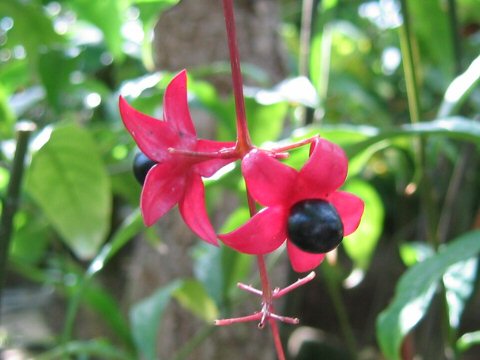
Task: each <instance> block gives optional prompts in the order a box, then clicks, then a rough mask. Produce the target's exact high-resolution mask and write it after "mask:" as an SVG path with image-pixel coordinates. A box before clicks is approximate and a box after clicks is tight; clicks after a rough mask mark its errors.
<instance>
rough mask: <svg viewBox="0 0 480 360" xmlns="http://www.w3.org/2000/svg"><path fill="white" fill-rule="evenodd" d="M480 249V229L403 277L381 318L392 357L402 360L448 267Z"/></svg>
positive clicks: (382, 339)
mask: <svg viewBox="0 0 480 360" xmlns="http://www.w3.org/2000/svg"><path fill="white" fill-rule="evenodd" d="M479 252H480V231H478V230H477V231H472V232H469V233H466V234H464V235H462V236H460V237H458V238H456V239H454V240H452V241H451V242H450V243H449V244H447V245H445V246H444V247H443V248H441V250H440V251H439V252H438V253H437V254H436V255H435V256H432V257H430V258H428V259H426V260H425V261H423V262H421V263H418V264H417V265H415V266H413V267H411V268H409V269H408V270H407V272H406V273H405V274H404V275H403V276H402V277H401V279H400V281H399V282H398V283H397V287H396V289H395V296H394V298H393V301H392V302H391V304H390V305H389V306H388V307H387V308H386V309H385V310H384V311H382V313H380V315H379V317H378V318H377V339H378V343H379V345H380V348H381V349H382V352H383V354H384V355H385V356H386V357H387V358H388V359H391V360H397V359H400V354H399V350H400V346H401V343H402V340H403V338H404V336H405V335H406V334H407V333H408V332H409V331H410V330H411V329H412V328H413V327H414V326H415V325H417V323H418V322H419V321H420V320H421V319H422V318H423V317H424V315H425V313H426V311H427V309H428V307H429V305H430V302H431V300H432V297H433V294H434V292H435V289H436V287H437V285H438V283H439V281H440V280H441V279H442V277H443V276H444V274H445V273H446V272H447V271H448V269H449V268H450V267H451V266H452V265H454V264H456V263H459V262H462V261H465V260H468V259H470V258H472V257H475V256H476V255H477V254H478V253H479Z"/></svg>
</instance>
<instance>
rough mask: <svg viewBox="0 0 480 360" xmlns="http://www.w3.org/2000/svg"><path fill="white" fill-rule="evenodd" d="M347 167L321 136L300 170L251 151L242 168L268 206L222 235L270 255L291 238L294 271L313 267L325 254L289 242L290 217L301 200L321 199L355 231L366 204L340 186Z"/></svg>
mask: <svg viewBox="0 0 480 360" xmlns="http://www.w3.org/2000/svg"><path fill="white" fill-rule="evenodd" d="M347 166H348V161H347V158H346V155H345V153H344V152H343V150H342V149H341V148H340V147H339V146H337V145H335V144H333V143H331V142H328V141H326V140H324V139H320V138H317V139H316V140H315V141H314V142H312V144H311V155H310V158H309V159H308V161H307V162H306V163H305V165H304V166H303V167H302V168H301V169H300V170H299V171H297V170H295V169H293V168H291V167H289V166H287V165H285V164H283V163H281V162H279V161H278V160H276V159H274V158H273V157H272V156H271V155H269V154H268V153H266V152H264V151H261V150H257V149H254V150H252V151H251V152H250V153H249V154H247V155H246V156H245V157H244V158H243V160H242V172H243V175H244V177H245V181H246V184H247V189H248V191H249V193H250V194H251V196H252V197H253V198H254V199H255V200H256V201H258V202H259V203H260V204H261V205H263V206H265V207H264V208H263V209H262V210H261V211H260V212H258V213H257V214H255V215H254V216H253V217H252V218H251V219H250V220H249V221H248V222H247V223H245V224H244V225H243V226H241V227H240V228H238V229H236V230H234V231H232V232H230V233H227V234H222V235H219V238H220V239H221V240H222V241H223V242H224V243H225V244H226V245H228V246H230V247H232V248H234V249H235V250H237V251H240V252H243V253H247V254H256V255H262V254H266V253H269V252H271V251H273V250H275V249H277V248H278V247H280V246H281V245H282V244H283V243H284V241H285V240H287V251H288V256H289V258H290V262H291V264H292V267H293V269H294V270H295V271H297V272H305V271H309V270H312V269H313V268H315V267H317V266H318V265H319V264H320V263H321V262H322V261H323V259H324V257H325V254H324V253H312V252H307V251H304V250H302V249H300V248H299V247H298V246H297V245H295V244H294V243H293V242H292V241H291V238H290V236H289V233H288V230H287V223H288V220H289V216H290V214H291V211H292V208H293V207H294V206H295V205H296V204H299V203H300V202H301V201H304V200H322V201H324V202H327V203H328V204H330V205H332V206H333V208H334V209H335V210H336V212H337V213H338V216H339V218H340V219H341V225H343V229H342V230H343V235H344V236H347V235H349V234H351V233H352V232H354V231H355V230H356V229H357V227H358V225H359V222H360V219H361V216H362V214H363V209H364V203H363V201H362V200H361V199H360V198H358V197H357V196H355V195H353V194H350V193H347V192H344V191H339V190H338V189H339V187H340V186H341V185H342V184H343V183H344V181H345V178H346V176H347Z"/></svg>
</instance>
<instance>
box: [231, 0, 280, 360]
mask: <svg viewBox="0 0 480 360" xmlns="http://www.w3.org/2000/svg"><path fill="white" fill-rule="evenodd" d="M222 3H223V12H224V17H225V26H226V30H227V38H228V49H229V52H230V65H231V69H232V82H233V93H234V96H235V110H236V126H237V144H236V149H237V151H238V153H239V154H240V156H241V157H243V156H245V155H246V154H247V153H248V152H249V151H250V150H251V149H252V148H253V145H252V142H251V139H250V133H249V131H248V124H247V116H246V112H245V100H244V97H243V80H242V72H241V69H240V55H239V52H238V44H237V36H236V30H235V16H234V11H233V0H222ZM247 201H248V207H249V209H250V216H253V215H255V213H256V212H257V209H256V204H255V200H254V199H253V198H252V197H251V196H250V194H249V193H248V191H247ZM257 264H258V270H259V272H260V280H261V283H262V303H263V306H264V307H266V309H267V312H273V310H274V309H273V305H272V289H271V287H270V282H269V280H268V273H267V267H266V265H265V258H264V256H263V255H258V256H257ZM268 322H269V324H270V329H271V331H272V336H273V340H274V343H275V349H276V352H277V356H278V359H279V360H284V359H285V353H284V351H283V346H282V342H281V339H280V333H279V331H278V325H277V322H276V320H275V319H273V318H272V317H269V319H268ZM260 324H261V325H263V322H262V321H261V322H260Z"/></svg>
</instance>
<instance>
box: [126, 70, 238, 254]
mask: <svg viewBox="0 0 480 360" xmlns="http://www.w3.org/2000/svg"><path fill="white" fill-rule="evenodd" d="M163 108H164V112H163V120H158V119H154V118H152V117H150V116H147V115H145V114H142V113H140V112H138V111H137V110H135V109H133V108H132V107H131V106H130V105H129V104H128V103H127V102H126V101H125V100H124V99H123V98H122V97H121V98H120V114H121V116H122V120H123V123H124V124H125V127H126V128H127V129H128V131H129V132H130V134H131V135H132V137H133V138H134V140H135V142H136V143H137V145H138V147H139V148H140V150H141V151H142V152H143V153H144V154H145V155H146V156H147V157H148V158H150V159H152V160H153V161H154V162H156V165H155V166H153V167H152V168H151V169H150V171H149V172H148V174H147V177H146V178H145V184H144V186H143V189H142V196H141V204H140V207H141V209H142V214H143V218H144V221H145V224H146V225H147V226H151V225H153V224H154V223H155V222H156V221H157V220H158V219H160V218H161V217H162V216H163V215H165V214H166V213H167V212H168V211H169V210H170V209H171V208H172V207H173V206H175V205H176V204H177V203H178V205H179V209H180V213H181V215H182V217H183V220H184V221H185V223H186V224H187V225H188V226H189V227H190V229H191V230H192V231H193V232H195V233H196V234H197V235H198V236H199V237H200V238H202V239H203V240H205V241H207V242H209V243H211V244H214V245H217V243H218V242H217V236H216V235H215V230H214V229H213V226H212V224H211V222H210V220H209V218H208V215H207V211H206V208H205V189H204V185H203V182H202V176H203V177H209V176H212V175H213V174H214V173H215V172H216V171H217V170H218V169H220V168H221V167H223V166H224V165H225V164H227V163H228V162H230V161H232V160H228V159H227V160H225V159H218V158H217V159H211V158H210V159H208V158H207V159H206V158H204V157H201V156H198V157H193V156H187V155H184V154H182V153H181V151H187V152H198V153H204V152H209V153H214V152H218V151H220V150H222V149H224V148H227V147H231V146H233V145H234V144H233V143H224V142H218V141H210V140H202V139H197V135H196V131H195V128H194V126H193V122H192V119H191V116H190V111H189V109H188V103H187V74H186V71H182V72H180V73H179V74H178V75H177V76H175V78H174V79H173V80H172V81H171V82H170V84H169V85H168V87H167V89H166V90H165V96H164V103H163ZM175 150H177V152H175Z"/></svg>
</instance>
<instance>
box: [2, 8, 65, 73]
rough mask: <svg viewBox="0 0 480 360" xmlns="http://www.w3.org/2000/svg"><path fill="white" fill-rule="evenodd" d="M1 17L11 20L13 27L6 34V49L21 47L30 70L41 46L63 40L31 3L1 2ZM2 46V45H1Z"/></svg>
mask: <svg viewBox="0 0 480 360" xmlns="http://www.w3.org/2000/svg"><path fill="white" fill-rule="evenodd" d="M0 14H1V16H2V17H10V18H12V19H13V22H14V25H13V27H12V29H11V30H10V31H9V32H8V39H7V43H6V44H5V46H6V47H8V48H13V47H15V46H16V45H20V46H23V47H24V49H25V50H26V54H27V55H28V57H27V59H28V61H29V62H30V68H31V70H34V69H35V67H36V64H35V62H36V60H37V55H38V53H39V50H40V48H41V47H42V46H45V45H53V44H60V43H62V42H63V41H64V40H63V39H62V37H61V36H60V35H58V34H57V33H56V32H55V31H54V29H53V23H52V20H51V19H50V18H49V17H48V16H47V15H46V14H45V11H44V9H43V7H42V6H41V5H40V4H39V3H38V2H33V1H28V2H25V1H1V2H0ZM2 45H3V44H2Z"/></svg>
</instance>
